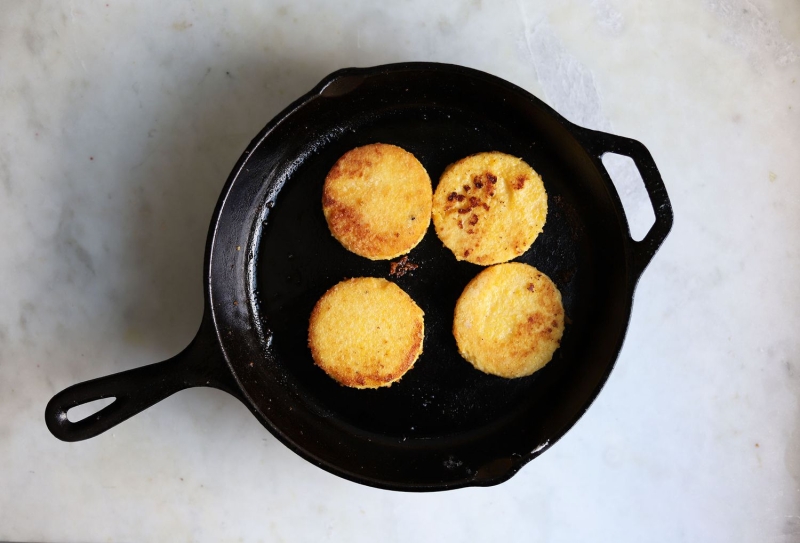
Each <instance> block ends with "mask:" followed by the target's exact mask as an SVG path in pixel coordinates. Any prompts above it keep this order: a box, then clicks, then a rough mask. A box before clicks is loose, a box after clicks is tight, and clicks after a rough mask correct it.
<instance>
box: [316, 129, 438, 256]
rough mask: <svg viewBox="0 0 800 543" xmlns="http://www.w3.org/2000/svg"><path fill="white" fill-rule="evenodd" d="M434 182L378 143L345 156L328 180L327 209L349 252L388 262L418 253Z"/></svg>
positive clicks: (406, 157) (399, 152) (400, 153)
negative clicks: (408, 253)
mask: <svg viewBox="0 0 800 543" xmlns="http://www.w3.org/2000/svg"><path fill="white" fill-rule="evenodd" d="M432 193H433V191H432V189H431V179H430V177H429V176H428V172H426V171H425V168H424V167H423V166H422V164H420V162H419V161H418V160H417V159H416V158H415V157H414V155H412V154H411V153H409V152H408V151H405V150H404V149H401V148H400V147H397V146H395V145H387V144H383V143H374V144H371V145H365V146H363V147H357V148H355V149H352V150H350V151H348V152H347V153H345V154H344V155H343V156H342V157H341V158H340V159H339V160H338V161H337V162H336V164H334V166H333V168H331V170H330V172H328V175H327V177H326V178H325V186H324V189H323V193H322V211H323V213H324V214H325V220H326V221H327V222H328V228H329V229H330V231H331V234H333V237H335V238H336V239H337V240H339V242H340V243H341V244H342V245H343V246H344V247H345V248H346V249H347V250H349V251H352V252H354V253H355V254H357V255H360V256H363V257H366V258H369V259H371V260H385V259H389V258H395V257H397V256H400V255H403V254H405V253H407V252H409V251H410V250H411V249H413V248H414V247H415V246H416V245H417V244H418V243H419V242H420V241H421V240H422V238H423V236H425V232H426V231H427V230H428V225H430V221H431V196H432Z"/></svg>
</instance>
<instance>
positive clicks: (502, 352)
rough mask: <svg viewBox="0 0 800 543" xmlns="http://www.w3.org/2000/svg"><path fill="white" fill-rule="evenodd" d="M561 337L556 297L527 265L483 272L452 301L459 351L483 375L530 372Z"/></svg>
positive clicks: (560, 312) (549, 355) (514, 264)
mask: <svg viewBox="0 0 800 543" xmlns="http://www.w3.org/2000/svg"><path fill="white" fill-rule="evenodd" d="M563 333H564V308H563V307H562V305H561V293H560V292H559V291H558V289H557V288H556V286H555V285H554V284H553V282H552V281H551V280H550V278H549V277H547V276H546V275H545V274H543V273H542V272H540V271H539V270H537V269H536V268H534V267H533V266H528V265H527V264H521V263H518V262H511V263H508V264H498V265H496V266H492V267H490V268H487V269H485V270H483V271H482V272H481V273H479V274H478V275H477V276H476V277H475V278H474V279H473V280H472V281H470V282H469V284H468V285H467V286H466V288H464V292H463V293H461V297H460V298H459V299H458V302H456V311H455V317H454V319H453V335H454V336H455V338H456V343H457V344H458V350H459V352H460V353H461V356H463V357H464V358H465V359H466V360H467V361H468V362H470V363H471V364H472V365H473V366H475V367H476V368H477V369H479V370H481V371H482V372H485V373H490V374H492V375H499V376H500V377H507V378H512V377H524V376H526V375H530V374H532V373H533V372H535V371H537V370H539V369H541V368H542V367H543V366H544V365H545V364H547V363H548V362H549V361H550V359H551V358H552V357H553V353H554V352H555V350H556V349H558V346H559V345H560V343H561V335H562V334H563Z"/></svg>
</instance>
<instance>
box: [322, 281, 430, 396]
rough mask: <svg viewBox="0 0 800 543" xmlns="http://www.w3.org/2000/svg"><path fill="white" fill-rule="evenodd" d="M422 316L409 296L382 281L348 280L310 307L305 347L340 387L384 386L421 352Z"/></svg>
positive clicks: (389, 283) (397, 378)
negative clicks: (312, 307)
mask: <svg viewBox="0 0 800 543" xmlns="http://www.w3.org/2000/svg"><path fill="white" fill-rule="evenodd" d="M423 315H424V314H423V312H422V309H420V308H419V306H417V304H416V303H414V300H412V299H411V297H410V296H409V295H408V294H406V293H405V292H404V291H403V290H402V289H401V288H400V287H398V286H397V285H395V284H394V283H392V282H390V281H387V280H386V279H379V278H375V277H358V278H355V279H347V280H345V281H342V282H341V283H338V284H336V285H334V286H333V287H332V288H331V289H330V290H328V292H326V293H325V294H324V295H323V296H322V298H320V299H319V301H318V302H317V305H316V306H314V310H313V311H312V312H311V319H310V322H309V326H308V346H309V347H310V348H311V355H312V356H313V357H314V362H316V364H317V365H318V366H319V367H320V368H322V369H323V370H325V372H326V373H327V374H328V375H330V376H331V377H333V378H334V379H335V380H336V381H338V382H339V383H341V384H342V385H346V386H349V387H355V388H378V387H382V386H389V385H391V384H392V383H393V382H395V381H397V380H399V379H400V378H401V377H402V376H403V375H404V374H405V373H406V372H407V371H408V370H409V369H411V366H413V365H414V362H415V361H416V360H417V358H419V355H420V354H421V353H422V342H423V338H424V334H425V326H424V322H423Z"/></svg>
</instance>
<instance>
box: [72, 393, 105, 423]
mask: <svg viewBox="0 0 800 543" xmlns="http://www.w3.org/2000/svg"><path fill="white" fill-rule="evenodd" d="M116 399H117V398H115V397H113V396H112V397H111V398H100V399H99V400H93V401H91V402H86V403H82V404H81V405H76V406H75V407H73V408H72V409H70V410H69V411H67V420H69V421H70V422H80V421H82V420H83V419H85V418H87V417H91V416H92V415H94V414H95V413H97V412H99V411H100V410H101V409H103V408H104V407H107V406H109V405H111V404H112V403H114V400H116Z"/></svg>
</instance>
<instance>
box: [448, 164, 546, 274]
mask: <svg viewBox="0 0 800 543" xmlns="http://www.w3.org/2000/svg"><path fill="white" fill-rule="evenodd" d="M546 217H547V193H546V192H545V189H544V184H543V183H542V178H541V177H540V176H539V174H537V173H536V172H535V171H534V170H533V168H531V167H530V166H528V164H526V163H525V162H524V161H523V160H522V159H519V158H516V157H513V156H511V155H507V154H504V153H499V152H492V153H478V154H477V155H471V156H468V157H466V158H463V159H461V160H459V161H458V162H456V163H454V164H451V165H450V166H448V167H447V168H446V169H445V171H444V173H443V174H442V177H441V178H440V179H439V185H438V186H437V187H436V192H435V193H434V195H433V224H434V226H435V227H436V234H437V235H438V236H439V239H441V240H442V243H444V244H445V246H446V247H447V248H448V249H450V250H451V251H453V254H454V255H455V256H456V258H457V259H458V260H466V261H468V262H472V263H473V264H480V265H482V266H488V265H490V264H497V263H498V262H506V261H508V260H511V259H512V258H516V257H518V256H519V255H521V254H522V253H524V252H525V251H527V250H528V248H529V247H530V246H531V244H532V243H533V241H534V240H535V239H536V237H537V236H538V235H539V234H540V233H541V231H542V228H543V227H544V223H545V219H546Z"/></svg>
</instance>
